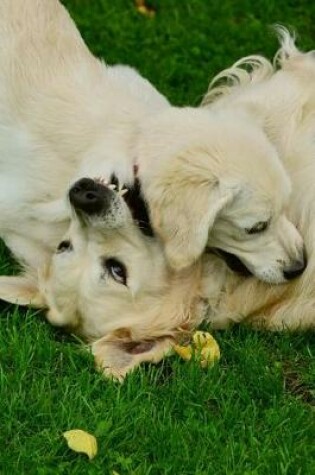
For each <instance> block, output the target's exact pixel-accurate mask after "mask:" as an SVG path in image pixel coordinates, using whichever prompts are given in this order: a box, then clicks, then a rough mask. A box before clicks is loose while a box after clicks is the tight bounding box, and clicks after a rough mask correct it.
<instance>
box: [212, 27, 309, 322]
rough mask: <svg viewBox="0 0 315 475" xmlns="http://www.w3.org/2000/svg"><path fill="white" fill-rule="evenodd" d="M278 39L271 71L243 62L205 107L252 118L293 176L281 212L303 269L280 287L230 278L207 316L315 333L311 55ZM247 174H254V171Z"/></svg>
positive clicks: (283, 35) (258, 61)
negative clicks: (304, 260)
mask: <svg viewBox="0 0 315 475" xmlns="http://www.w3.org/2000/svg"><path fill="white" fill-rule="evenodd" d="M278 33H279V36H280V39H281V48H280V49H279V51H278V53H277V54H276V56H275V58H274V64H273V65H272V64H271V63H269V62H268V61H267V60H266V59H265V58H262V57H260V56H250V57H246V58H243V59H241V60H240V61H238V62H237V63H236V64H235V65H234V66H232V67H231V68H229V69H227V70H226V71H223V72H222V73H220V74H219V75H218V76H217V77H216V78H215V79H214V80H213V81H212V83H211V85H210V89H209V92H208V94H207V95H206V96H205V99H204V104H205V105H206V106H208V107H209V112H210V113H211V114H216V113H220V114H221V113H224V111H225V110H228V111H230V110H231V109H233V110H234V111H235V113H236V115H237V114H238V113H239V112H240V111H243V112H245V113H249V115H250V117H251V120H250V122H251V123H249V124H248V127H250V126H251V125H252V123H253V122H257V123H260V124H261V128H262V130H263V131H264V133H265V134H266V136H267V137H268V139H269V140H270V142H271V144H272V145H273V146H274V148H275V150H276V152H277V155H278V157H279V159H280V160H281V162H282V164H283V166H284V167H285V169H286V171H287V172H288V174H289V176H290V179H291V183H292V192H291V195H290V199H289V202H288V203H287V207H286V212H287V215H288V217H289V219H290V220H291V221H292V222H293V223H294V224H295V225H296V227H297V229H298V230H299V231H300V233H301V235H302V236H303V239H304V242H305V247H306V254H307V257H308V265H307V267H306V270H305V271H304V273H303V274H302V275H301V276H300V277H299V278H298V279H296V280H292V281H291V282H290V283H287V284H284V285H281V286H273V287H271V286H267V285H265V284H263V283H261V282H258V281H257V280H256V279H245V280H243V279H236V278H235V276H232V277H229V278H228V279H227V280H226V281H225V292H224V294H223V298H222V299H221V303H220V305H219V306H218V307H217V308H216V311H215V312H213V313H212V314H209V320H210V321H212V323H213V325H214V326H215V327H221V328H222V327H226V326H227V324H228V323H231V322H233V321H244V322H246V323H251V324H255V325H257V326H264V327H267V328H269V329H274V330H282V329H289V330H296V329H307V328H312V329H314V327H315V286H314V278H315V254H314V252H315V247H314V246H315V221H314V211H315V188H314V180H315V140H314V137H315V89H314V82H315V52H314V51H310V52H308V53H302V52H300V51H299V50H298V49H297V48H296V46H295V42H294V38H293V37H292V36H290V35H289V33H288V32H287V31H286V30H285V29H284V28H278ZM239 160H240V161H241V160H242V157H241V156H240V157H239ZM251 172H252V173H253V174H256V167H255V166H254V167H252V168H251ZM276 191H278V190H277V189H276ZM283 239H284V240H286V239H287V236H286V235H285V234H284V235H283ZM209 285H210V286H209V287H208V288H211V281H210V283H209Z"/></svg>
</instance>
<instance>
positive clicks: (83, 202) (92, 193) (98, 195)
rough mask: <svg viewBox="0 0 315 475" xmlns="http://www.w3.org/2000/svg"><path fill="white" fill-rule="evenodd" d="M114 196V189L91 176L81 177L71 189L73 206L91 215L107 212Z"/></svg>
mask: <svg viewBox="0 0 315 475" xmlns="http://www.w3.org/2000/svg"><path fill="white" fill-rule="evenodd" d="M114 196H115V192H114V191H113V190H111V189H110V188H108V187H107V186H106V185H103V184H102V183H99V182H98V181H95V180H92V179H91V178H81V179H80V180H78V181H77V182H76V183H75V184H74V185H73V186H72V187H71V188H70V190H69V200H70V203H71V206H72V207H73V208H74V209H75V211H79V212H82V213H84V214H87V215H89V216H92V215H100V214H104V213H106V211H107V210H109V208H110V206H111V202H112V200H113V198H114Z"/></svg>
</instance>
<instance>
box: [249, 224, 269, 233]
mask: <svg viewBox="0 0 315 475" xmlns="http://www.w3.org/2000/svg"><path fill="white" fill-rule="evenodd" d="M268 226H269V221H259V222H258V223H256V224H255V225H254V226H253V227H252V228H246V229H245V231H246V233H247V234H258V233H262V232H263V231H266V229H267V228H268Z"/></svg>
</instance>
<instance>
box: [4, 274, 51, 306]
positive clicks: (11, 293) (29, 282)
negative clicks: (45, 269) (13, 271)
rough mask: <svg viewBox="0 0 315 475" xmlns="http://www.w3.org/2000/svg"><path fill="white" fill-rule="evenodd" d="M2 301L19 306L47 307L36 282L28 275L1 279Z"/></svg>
mask: <svg viewBox="0 0 315 475" xmlns="http://www.w3.org/2000/svg"><path fill="white" fill-rule="evenodd" d="M0 299H1V300H5V301H6V302H10V303H14V304H17V305H29V306H30V307H35V308H42V307H45V306H46V305H45V300H44V297H43V295H42V294H41V292H40V290H39V288H38V283H37V282H36V280H35V279H34V278H33V277H31V276H28V275H27V274H23V275H19V276H1V277H0Z"/></svg>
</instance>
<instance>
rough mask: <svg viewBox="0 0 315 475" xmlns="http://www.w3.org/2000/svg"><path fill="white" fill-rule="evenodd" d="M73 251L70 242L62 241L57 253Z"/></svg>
mask: <svg viewBox="0 0 315 475" xmlns="http://www.w3.org/2000/svg"><path fill="white" fill-rule="evenodd" d="M72 249H73V247H72V244H71V242H70V241H61V243H60V244H59V246H58V247H57V253H61V252H65V251H72Z"/></svg>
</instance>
